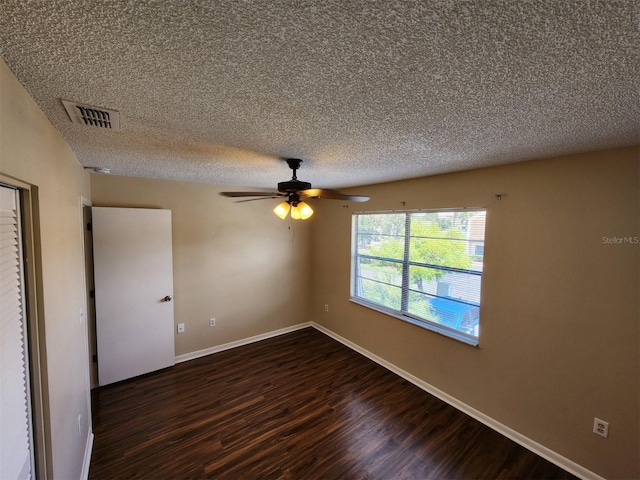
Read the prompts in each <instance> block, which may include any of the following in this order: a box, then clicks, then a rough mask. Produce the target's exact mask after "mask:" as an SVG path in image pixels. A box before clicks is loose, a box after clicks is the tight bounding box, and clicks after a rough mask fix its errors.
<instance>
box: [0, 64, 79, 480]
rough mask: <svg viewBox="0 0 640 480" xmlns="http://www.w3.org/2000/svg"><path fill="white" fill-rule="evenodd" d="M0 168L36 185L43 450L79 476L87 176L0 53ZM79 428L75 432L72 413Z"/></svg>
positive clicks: (60, 473)
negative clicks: (47, 441)
mask: <svg viewBox="0 0 640 480" xmlns="http://www.w3.org/2000/svg"><path fill="white" fill-rule="evenodd" d="M0 173H1V174H3V175H6V176H9V177H12V178H15V179H18V180H20V181H21V182H23V183H26V184H30V185H33V186H34V187H36V188H37V193H38V195H39V204H38V205H36V207H37V209H38V212H39V219H40V221H39V231H40V233H39V250H40V253H41V264H40V265H39V266H38V269H39V271H40V273H41V275H42V285H41V287H42V289H41V291H40V294H41V296H42V299H41V300H42V306H43V318H41V321H43V323H44V335H45V343H46V371H47V372H48V380H49V382H48V384H49V388H48V405H47V407H48V409H49V414H50V419H51V426H50V437H51V445H50V447H51V458H50V462H51V464H52V467H53V475H54V477H55V478H61V479H62V478H79V477H80V476H81V471H82V466H83V459H84V456H85V448H86V445H87V441H88V439H89V437H90V433H91V421H90V415H91V413H90V399H89V377H88V364H89V362H88V353H87V333H86V331H87V326H86V323H85V322H84V320H83V321H80V311H81V310H82V311H84V310H85V305H86V303H85V302H86V299H85V294H84V291H85V290H84V260H83V239H82V227H81V225H82V224H81V220H80V218H81V196H84V197H85V198H89V196H90V190H89V176H88V175H87V174H86V173H85V172H84V170H83V169H82V167H81V166H80V164H79V162H78V160H77V159H76V157H75V155H74V154H73V152H72V151H71V149H70V148H69V146H68V145H67V144H66V142H65V141H64V140H63V139H62V137H61V136H60V134H59V133H58V132H57V131H56V130H55V129H54V128H53V126H52V125H51V123H50V122H49V120H48V119H47V118H46V117H45V116H44V114H43V113H42V112H41V111H40V110H39V109H38V107H37V106H36V105H35V103H34V102H33V100H32V99H31V97H30V96H29V95H28V94H27V92H26V91H25V90H24V89H23V88H22V86H21V85H20V84H19V83H18V81H17V80H16V78H15V77H14V76H13V74H12V73H11V72H10V71H9V69H8V68H7V66H6V64H5V63H4V62H3V61H2V60H0ZM79 415H81V416H82V421H81V423H82V430H81V434H80V435H78V423H77V419H78V416H79Z"/></svg>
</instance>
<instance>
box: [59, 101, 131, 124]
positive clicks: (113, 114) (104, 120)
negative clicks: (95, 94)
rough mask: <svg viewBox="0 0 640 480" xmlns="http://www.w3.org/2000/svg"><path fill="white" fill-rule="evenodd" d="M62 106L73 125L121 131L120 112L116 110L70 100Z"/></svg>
mask: <svg viewBox="0 0 640 480" xmlns="http://www.w3.org/2000/svg"><path fill="white" fill-rule="evenodd" d="M62 104H63V105H64V108H65V109H66V110H67V113H68V114H69V118H70V119H71V121H72V122H73V123H78V124H80V125H87V126H89V127H98V128H104V129H106V130H115V131H118V130H120V112H118V111H116V110H107V109H106V108H99V107H92V106H91V105H83V104H81V103H76V102H70V101H69V100H62Z"/></svg>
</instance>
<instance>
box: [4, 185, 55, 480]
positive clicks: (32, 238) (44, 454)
mask: <svg viewBox="0 0 640 480" xmlns="http://www.w3.org/2000/svg"><path fill="white" fill-rule="evenodd" d="M0 182H2V183H4V184H6V185H9V186H12V187H14V188H17V189H18V192H19V196H20V209H21V210H20V213H21V217H22V219H21V220H22V222H21V224H22V243H23V256H24V288H25V299H24V300H25V314H26V317H27V322H26V324H27V332H26V333H27V342H28V344H29V380H30V387H31V392H30V393H31V424H32V433H33V448H34V452H33V453H34V458H35V468H36V476H37V478H39V479H45V480H46V479H48V478H52V477H53V462H52V458H51V448H50V445H51V418H50V412H49V387H48V378H47V358H46V354H45V352H46V342H45V326H44V301H43V298H42V294H41V292H42V285H43V280H42V268H41V265H42V257H41V253H40V252H41V243H40V215H39V197H38V187H36V186H35V185H31V184H28V183H25V182H22V181H20V180H18V179H16V178H13V177H9V176H6V175H2V174H0Z"/></svg>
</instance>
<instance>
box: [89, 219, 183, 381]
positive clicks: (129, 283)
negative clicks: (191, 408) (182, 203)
mask: <svg viewBox="0 0 640 480" xmlns="http://www.w3.org/2000/svg"><path fill="white" fill-rule="evenodd" d="M92 214H93V220H92V232H93V261H94V277H95V301H96V337H97V351H98V382H99V384H100V385H101V386H102V385H108V384H110V383H114V382H118V381H120V380H124V379H126V378H131V377H135V376H138V375H142V374H144V373H148V372H153V371H155V370H159V369H161V368H165V367H169V366H171V365H174V364H175V346H174V336H173V301H172V298H171V297H172V296H173V260H172V250H171V211H170V210H151V209H144V208H107V207H92Z"/></svg>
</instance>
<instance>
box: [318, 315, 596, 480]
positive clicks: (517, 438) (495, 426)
mask: <svg viewBox="0 0 640 480" xmlns="http://www.w3.org/2000/svg"><path fill="white" fill-rule="evenodd" d="M311 326H312V327H313V328H315V329H316V330H318V331H320V332H322V333H324V334H325V335H327V336H329V337H331V338H333V339H334V340H337V341H338V342H340V343H342V344H343V345H345V346H347V347H349V348H351V349H352V350H355V351H356V352H358V353H360V354H362V355H364V356H365V357H367V358H369V359H370V360H373V361H374V362H376V363H377V364H378V365H381V366H383V367H384V368H386V369H387V370H390V371H391V372H393V373H395V374H396V375H398V376H400V377H402V378H404V379H405V380H407V381H409V382H411V383H413V384H414V385H415V386H417V387H418V388H421V389H422V390H424V391H425V392H427V393H430V394H431V395H433V396H434V397H436V398H439V399H440V400H442V401H443V402H445V403H448V404H449V405H451V406H452V407H454V408H456V409H458V410H460V411H461V412H463V413H466V414H467V415H469V416H470V417H472V418H475V419H476V420H478V421H479V422H481V423H483V424H485V425H486V426H487V427H489V428H491V429H492V430H495V431H496V432H498V433H501V434H502V435H504V436H505V437H507V438H509V439H511V440H513V441H514V442H516V443H518V444H520V445H522V446H523V447H524V448H526V449H527V450H530V451H532V452H533V453H535V454H536V455H539V456H541V457H542V458H544V459H546V460H549V461H550V462H551V463H554V464H555V465H557V466H559V467H560V468H563V469H564V470H566V471H568V472H569V473H572V474H573V475H575V476H577V477H579V478H583V479H585V480H605V479H604V478H603V477H601V476H600V475H597V474H596V473H594V472H592V471H591V470H587V469H586V468H584V467H583V466H581V465H579V464H577V463H575V462H574V461H572V460H569V459H568V458H566V457H563V456H562V455H560V454H558V453H556V452H554V451H553V450H551V449H549V448H547V447H545V446H544V445H541V444H539V443H538V442H535V441H534V440H531V439H530V438H528V437H526V436H524V435H522V434H521V433H518V432H516V431H515V430H513V429H511V428H509V427H507V426H506V425H504V424H502V423H500V422H498V421H497V420H494V419H493V418H491V417H489V416H488V415H485V414H484V413H482V412H480V411H479V410H476V409H475V408H473V407H471V406H469V405H467V404H466V403H463V402H461V401H460V400H458V399H456V398H454V397H452V396H451V395H449V394H447V393H445V392H443V391H442V390H440V389H438V388H436V387H434V386H433V385H430V384H429V383H427V382H425V381H423V380H420V379H419V378H418V377H416V376H414V375H411V374H410V373H409V372H407V371H405V370H402V369H401V368H399V367H397V366H396V365H394V364H392V363H390V362H388V361H386V360H385V359H383V358H381V357H379V356H377V355H376V354H374V353H371V352H370V351H368V350H366V349H364V348H362V347H360V346H359V345H357V344H355V343H353V342H351V341H350V340H347V339H346V338H344V337H341V336H340V335H338V334H337V333H335V332H333V331H331V330H329V329H327V328H325V327H323V326H322V325H319V324H317V323H315V322H311Z"/></svg>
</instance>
